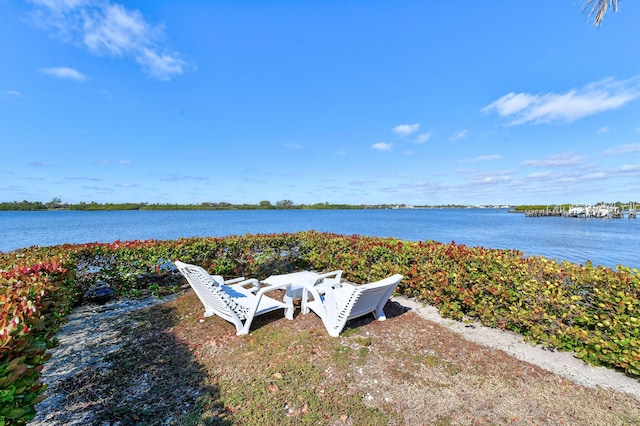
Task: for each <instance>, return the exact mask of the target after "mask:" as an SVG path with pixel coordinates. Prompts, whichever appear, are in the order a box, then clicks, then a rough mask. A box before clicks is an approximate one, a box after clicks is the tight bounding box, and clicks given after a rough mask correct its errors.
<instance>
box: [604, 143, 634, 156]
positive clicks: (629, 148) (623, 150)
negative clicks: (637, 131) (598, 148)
mask: <svg viewBox="0 0 640 426" xmlns="http://www.w3.org/2000/svg"><path fill="white" fill-rule="evenodd" d="M633 153H640V144H638V143H630V144H625V145H619V146H616V147H613V148H610V149H607V150H606V151H604V152H603V154H605V155H616V154H633Z"/></svg>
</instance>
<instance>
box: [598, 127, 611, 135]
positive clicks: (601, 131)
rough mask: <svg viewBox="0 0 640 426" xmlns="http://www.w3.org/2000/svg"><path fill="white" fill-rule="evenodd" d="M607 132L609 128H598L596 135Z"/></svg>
mask: <svg viewBox="0 0 640 426" xmlns="http://www.w3.org/2000/svg"><path fill="white" fill-rule="evenodd" d="M608 132H609V128H608V127H600V128H599V129H598V130H597V131H596V133H598V134H601V133H608Z"/></svg>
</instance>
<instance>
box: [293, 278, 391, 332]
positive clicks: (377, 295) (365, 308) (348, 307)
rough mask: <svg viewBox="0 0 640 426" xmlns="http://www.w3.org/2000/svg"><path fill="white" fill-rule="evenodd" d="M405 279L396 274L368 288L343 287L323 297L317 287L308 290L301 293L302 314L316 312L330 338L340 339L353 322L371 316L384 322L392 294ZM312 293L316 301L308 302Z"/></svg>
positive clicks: (306, 288) (326, 288)
mask: <svg viewBox="0 0 640 426" xmlns="http://www.w3.org/2000/svg"><path fill="white" fill-rule="evenodd" d="M402 278H403V277H402V275H400V274H396V275H393V276H390V277H388V278H385V279H383V280H380V281H376V282H373V283H369V284H364V285H359V286H355V285H352V284H348V283H344V284H342V285H341V286H340V287H338V288H332V287H324V288H322V290H324V296H321V295H320V293H319V292H318V288H317V287H314V286H305V287H304V290H303V293H302V305H301V310H302V313H303V314H307V313H309V309H311V310H312V311H313V312H315V313H316V314H317V315H318V316H319V317H320V319H321V320H322V323H323V324H324V326H325V328H326V329H327V331H328V332H329V335H330V336H333V337H338V335H340V332H341V331H342V329H343V328H344V326H345V325H346V324H347V321H348V320H350V319H352V318H358V317H361V316H363V315H366V314H369V313H372V314H373V316H374V318H375V319H376V320H378V321H384V320H385V319H387V317H386V316H385V314H384V310H383V308H384V305H385V304H386V303H387V300H389V298H390V297H391V295H392V294H393V291H394V290H395V289H396V287H397V286H398V284H399V283H400V281H401V280H402ZM309 293H311V294H310V295H311V296H312V297H313V300H312V301H309V300H308V298H309Z"/></svg>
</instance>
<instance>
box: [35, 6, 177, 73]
mask: <svg viewBox="0 0 640 426" xmlns="http://www.w3.org/2000/svg"><path fill="white" fill-rule="evenodd" d="M33 3H34V4H35V5H36V10H35V11H34V13H33V14H32V15H31V22H32V23H33V24H34V25H36V26H38V27H41V28H44V29H46V30H48V31H51V32H53V33H54V34H55V35H56V36H57V37H59V38H61V39H63V40H64V41H71V42H74V43H77V44H79V45H83V46H85V47H86V48H87V49H88V50H89V52H91V53H92V54H94V55H100V56H123V57H131V58H133V59H134V60H135V61H136V62H137V63H138V64H140V66H141V67H142V68H143V69H144V71H145V72H146V73H147V74H148V75H149V76H151V77H153V78H156V79H158V80H169V79H170V78H171V77H173V76H174V75H178V74H182V73H183V72H184V70H185V68H186V67H187V64H186V62H185V61H183V60H182V59H180V58H179V56H178V54H177V53H175V52H171V51H169V50H168V49H167V48H165V47H164V46H163V45H162V44H161V43H160V42H161V41H162V39H163V38H164V28H163V27H162V26H161V25H156V26H154V25H152V24H150V23H149V22H147V20H146V19H145V18H144V16H142V13H141V12H140V11H138V10H129V9H127V8H126V7H124V6H122V5H121V4H111V3H110V1H109V0H64V1H58V0H34V1H33Z"/></svg>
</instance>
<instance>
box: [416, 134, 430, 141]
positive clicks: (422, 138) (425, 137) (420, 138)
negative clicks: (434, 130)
mask: <svg viewBox="0 0 640 426" xmlns="http://www.w3.org/2000/svg"><path fill="white" fill-rule="evenodd" d="M429 139H431V132H427V133H422V134H419V135H418V136H417V137H416V140H415V141H414V142H415V143H425V142H428V141H429Z"/></svg>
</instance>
